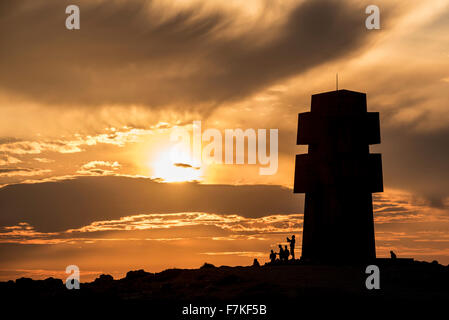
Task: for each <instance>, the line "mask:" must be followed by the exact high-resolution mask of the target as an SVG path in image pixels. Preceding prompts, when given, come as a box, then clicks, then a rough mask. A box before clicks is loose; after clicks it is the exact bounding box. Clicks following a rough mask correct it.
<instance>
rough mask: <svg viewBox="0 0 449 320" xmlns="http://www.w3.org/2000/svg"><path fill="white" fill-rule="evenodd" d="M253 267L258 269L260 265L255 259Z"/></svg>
mask: <svg viewBox="0 0 449 320" xmlns="http://www.w3.org/2000/svg"><path fill="white" fill-rule="evenodd" d="M253 267H260V263H259V261H257V259H254V261H253Z"/></svg>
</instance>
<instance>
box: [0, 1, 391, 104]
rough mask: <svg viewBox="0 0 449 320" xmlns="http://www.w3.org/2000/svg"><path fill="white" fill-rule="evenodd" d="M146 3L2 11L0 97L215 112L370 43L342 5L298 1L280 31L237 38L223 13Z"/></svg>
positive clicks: (259, 30) (258, 27)
mask: <svg viewBox="0 0 449 320" xmlns="http://www.w3.org/2000/svg"><path fill="white" fill-rule="evenodd" d="M68 4H78V5H79V6H80V9H81V29H80V30H77V31H69V30H67V29H66V28H65V19H66V17H67V15H66V14H65V7H66V6H67V5H68ZM151 4H152V3H151V1H134V0H132V1H46V2H42V1H36V2H34V1H33V2H30V1H20V0H17V1H8V2H3V4H2V10H1V11H0V46H1V47H2V48H7V50H1V51H0V68H1V70H2V72H1V73H0V88H1V89H3V90H4V91H6V92H12V93H15V94H17V95H20V96H24V97H25V98H28V99H33V100H35V101H39V102H42V103H48V104H57V105H58V106H60V105H62V104H76V105H102V104H144V105H148V106H157V105H166V104H170V103H182V104H183V105H184V106H185V105H195V104H200V103H207V104H209V105H216V104H217V103H220V102H222V101H226V100H232V99H237V98H240V97H243V96H246V95H248V94H250V93H252V92H255V91H256V90H258V89H260V88H262V87H265V86H268V85H270V84H273V83H274V82H276V81H278V80H280V79H282V78H285V77H289V76H292V75H295V74H297V73H300V72H303V71H305V70H308V69H309V68H312V67H314V66H317V65H319V64H322V63H325V62H328V61H330V60H333V59H337V58H341V57H344V56H347V55H351V54H353V53H354V52H357V50H358V49H360V48H361V47H362V45H363V44H365V43H367V41H368V39H370V38H371V37H373V34H375V33H372V32H371V33H370V32H367V30H366V28H365V24H364V19H365V17H366V15H365V13H364V8H362V7H361V6H358V5H355V4H354V3H353V2H351V1H349V2H344V1H337V0H308V1H304V2H301V3H300V4H299V5H298V6H297V7H295V8H293V9H292V11H291V12H289V13H287V14H286V15H285V21H283V23H280V24H279V25H276V26H275V27H270V26H267V25H264V24H262V23H255V22H254V23H253V22H251V23H247V24H246V25H247V30H245V31H244V32H231V31H232V30H233V27H234V26H235V22H236V21H238V18H237V17H236V16H238V15H235V16H234V15H232V14H230V13H229V12H228V13H225V12H221V11H219V10H218V9H217V10H216V11H215V12H213V11H211V10H209V11H205V10H201V9H202V8H201V7H197V8H195V7H192V8H190V9H183V10H180V9H178V11H176V12H175V11H174V10H168V9H165V10H162V9H159V10H156V9H155V8H156V7H155V6H153V5H151ZM162 17H163V18H162ZM384 20H385V18H384ZM260 21H263V19H260ZM238 23H239V24H240V25H242V23H243V21H239V22H238ZM243 25H245V24H244V23H243Z"/></svg>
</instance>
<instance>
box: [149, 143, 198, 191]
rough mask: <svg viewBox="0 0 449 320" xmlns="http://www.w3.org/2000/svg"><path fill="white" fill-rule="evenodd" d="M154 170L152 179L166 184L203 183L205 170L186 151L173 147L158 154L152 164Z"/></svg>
mask: <svg viewBox="0 0 449 320" xmlns="http://www.w3.org/2000/svg"><path fill="white" fill-rule="evenodd" d="M150 165H151V167H152V169H153V172H154V174H153V176H152V178H157V179H162V180H163V181H164V182H186V181H201V180H202V179H203V169H202V167H201V165H200V163H199V161H195V160H193V159H192V157H191V156H190V153H189V152H188V151H186V150H180V149H179V148H177V147H176V146H173V147H171V148H169V149H167V150H165V151H162V152H160V153H159V154H158V156H157V157H156V159H155V160H154V161H153V162H152V163H151V164H150Z"/></svg>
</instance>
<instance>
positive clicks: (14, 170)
mask: <svg viewBox="0 0 449 320" xmlns="http://www.w3.org/2000/svg"><path fill="white" fill-rule="evenodd" d="M31 171H33V169H29V168H3V169H0V174H2V173H13V172H31Z"/></svg>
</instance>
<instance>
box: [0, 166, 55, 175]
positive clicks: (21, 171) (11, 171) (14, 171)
mask: <svg viewBox="0 0 449 320" xmlns="http://www.w3.org/2000/svg"><path fill="white" fill-rule="evenodd" d="M49 172H51V170H50V169H31V168H3V169H0V177H15V176H25V177H27V176H37V175H43V174H46V173H49Z"/></svg>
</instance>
